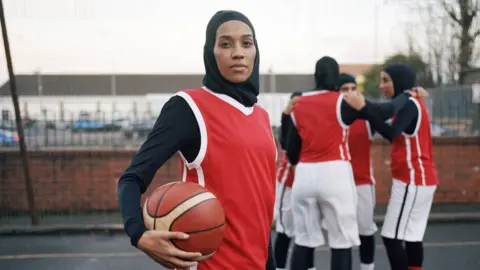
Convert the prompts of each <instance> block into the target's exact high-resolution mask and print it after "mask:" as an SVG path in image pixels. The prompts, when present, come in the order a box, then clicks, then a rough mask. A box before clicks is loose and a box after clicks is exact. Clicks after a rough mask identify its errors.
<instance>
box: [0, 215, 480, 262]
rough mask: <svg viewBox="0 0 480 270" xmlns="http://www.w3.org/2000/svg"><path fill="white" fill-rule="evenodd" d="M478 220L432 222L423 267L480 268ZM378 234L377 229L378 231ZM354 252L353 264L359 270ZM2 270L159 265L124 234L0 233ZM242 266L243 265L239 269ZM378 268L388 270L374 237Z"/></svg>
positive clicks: (323, 252) (322, 255)
mask: <svg viewBox="0 0 480 270" xmlns="http://www.w3.org/2000/svg"><path fill="white" fill-rule="evenodd" d="M479 231H480V223H440V224H431V225H429V228H428V229H427V234H426V236H425V264H424V269H425V270H452V269H455V270H478V269H480V233H479ZM377 236H378V234H377ZM357 258H358V252H357V250H355V252H354V269H355V270H358V269H359V268H358V265H357V264H358V259H357ZM315 260H316V267H317V270H322V269H329V251H328V249H327V248H325V247H320V248H318V249H317V251H316V254H315ZM0 269H1V270H30V269H32V270H33V269H34V270H106V269H115V270H127V269H128V270H131V269H138V270H150V269H151V270H161V269H164V268H162V267H161V266H159V265H157V264H156V263H154V262H153V261H152V260H150V259H149V258H148V257H146V255H144V254H143V253H141V252H140V251H138V250H136V249H135V248H133V247H131V246H130V243H129V240H128V238H127V237H126V236H125V235H124V234H122V233H114V234H102V233H96V234H93V233H91V234H87V233H86V234H70V235H68V234H57V235H55V234H53V235H43V236H41V235H36V236H35V235H23V236H1V237H0ZM239 269H241V267H240V268H239ZM376 269H379V270H388V269H389V266H388V262H387V259H386V254H385V250H384V249H383V246H382V242H381V240H380V239H379V238H377V256H376Z"/></svg>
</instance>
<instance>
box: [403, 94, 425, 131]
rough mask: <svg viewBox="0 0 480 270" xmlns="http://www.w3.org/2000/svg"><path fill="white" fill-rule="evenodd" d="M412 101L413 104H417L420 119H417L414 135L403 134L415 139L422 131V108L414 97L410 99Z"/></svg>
mask: <svg viewBox="0 0 480 270" xmlns="http://www.w3.org/2000/svg"><path fill="white" fill-rule="evenodd" d="M409 99H410V100H411V101H413V104H415V107H417V111H418V117H417V123H416V125H415V129H414V130H413V133H412V134H408V133H407V132H405V131H404V132H402V133H403V135H404V136H405V137H414V136H417V134H418V130H419V129H420V124H421V123H422V108H421V107H420V104H419V103H418V100H416V99H415V98H413V97H410V98H409Z"/></svg>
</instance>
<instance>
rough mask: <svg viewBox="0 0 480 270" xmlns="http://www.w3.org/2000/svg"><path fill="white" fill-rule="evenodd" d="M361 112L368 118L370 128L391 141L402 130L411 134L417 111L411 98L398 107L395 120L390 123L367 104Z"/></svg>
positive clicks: (416, 119) (415, 123)
mask: <svg viewBox="0 0 480 270" xmlns="http://www.w3.org/2000/svg"><path fill="white" fill-rule="evenodd" d="M362 114H363V115H364V116H365V117H366V118H367V119H368V120H369V122H370V124H371V126H372V128H374V129H375V130H377V131H378V133H380V135H382V136H383V137H384V138H386V139H388V140H389V141H390V142H392V140H393V138H395V137H396V136H398V135H399V134H401V133H402V132H406V133H407V134H412V133H413V132H414V131H415V127H416V125H417V121H418V115H419V111H418V108H417V105H415V103H414V102H413V101H412V100H408V101H407V102H406V104H405V106H404V107H403V108H401V109H400V111H399V112H398V114H397V116H396V117H395V121H393V123H392V124H391V125H389V124H387V123H385V121H384V120H383V119H382V118H381V116H379V115H377V114H376V113H375V110H374V109H373V110H372V108H371V107H370V106H368V105H366V106H365V107H364V108H363V109H362Z"/></svg>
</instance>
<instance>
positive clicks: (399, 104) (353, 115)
mask: <svg viewBox="0 0 480 270" xmlns="http://www.w3.org/2000/svg"><path fill="white" fill-rule="evenodd" d="M409 98H410V94H408V93H402V94H400V95H398V96H397V97H395V98H394V99H393V100H391V101H387V102H373V101H368V100H366V101H365V102H366V103H367V104H368V106H369V107H370V110H371V111H372V112H373V113H375V114H377V115H378V116H379V117H381V118H382V119H384V120H386V119H389V118H391V117H392V116H394V115H395V114H396V113H397V112H398V111H400V110H401V109H402V108H403V106H405V104H406V103H407V101H408V99H409ZM340 113H341V116H342V120H343V122H344V123H345V124H346V125H351V124H352V123H353V122H354V121H355V120H356V119H365V120H366V116H364V115H362V114H361V113H360V112H359V111H358V110H356V109H355V108H353V107H352V106H350V104H348V103H347V102H346V101H345V100H343V101H342V104H341V107H340Z"/></svg>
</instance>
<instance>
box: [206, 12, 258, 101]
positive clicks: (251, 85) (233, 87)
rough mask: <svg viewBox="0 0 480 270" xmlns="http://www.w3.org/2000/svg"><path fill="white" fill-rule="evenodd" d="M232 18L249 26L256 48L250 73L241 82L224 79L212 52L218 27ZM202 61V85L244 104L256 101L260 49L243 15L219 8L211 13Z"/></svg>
mask: <svg viewBox="0 0 480 270" xmlns="http://www.w3.org/2000/svg"><path fill="white" fill-rule="evenodd" d="M233 20H236V21H241V22H244V23H245V24H247V25H248V26H249V27H250V29H251V30H252V33H253V39H254V42H255V48H256V49H257V55H256V56H255V62H254V66H253V70H252V74H251V75H250V77H249V78H248V79H247V80H246V81H245V82H243V83H232V82H230V81H228V80H226V79H225V78H224V77H223V76H222V74H220V71H219V70H218V66H217V61H216V60H215V56H214V54H213V49H214V47H215V40H216V37H217V30H218V28H219V27H220V26H221V25H222V24H223V23H226V22H228V21H233ZM203 62H204V64H205V71H206V73H205V76H204V77H203V85H205V86H206V87H208V88H209V89H210V90H212V91H213V92H215V93H219V94H225V95H228V96H230V97H232V98H233V99H235V100H237V101H238V102H240V103H242V104H243V105H244V106H247V107H251V106H253V105H254V104H255V103H257V96H258V93H259V86H260V71H259V66H260V51H259V50H258V45H257V40H256V35H255V29H254V28H253V25H252V23H251V22H250V20H249V19H248V18H247V17H246V16H245V15H243V14H242V13H240V12H237V11H233V10H221V11H218V12H217V13H215V15H213V17H212V18H211V19H210V21H209V22H208V25H207V32H206V39H205V46H204V47H203Z"/></svg>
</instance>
